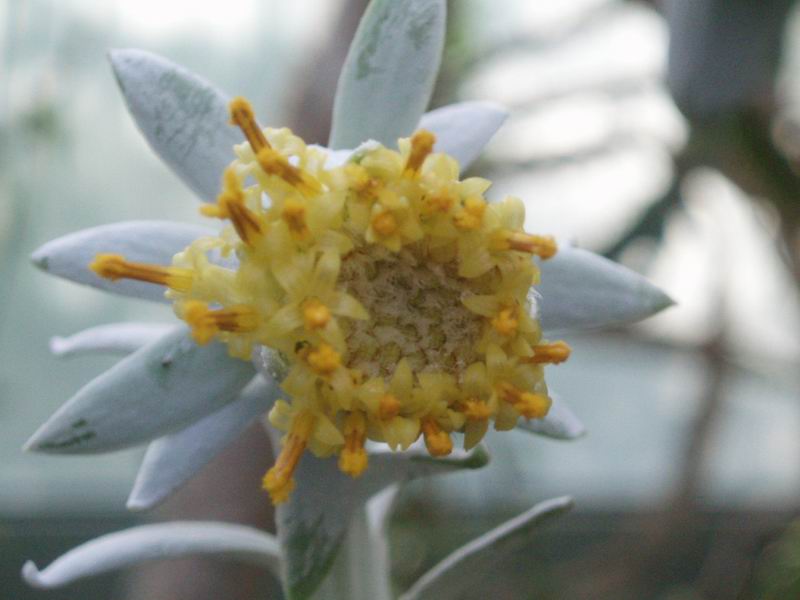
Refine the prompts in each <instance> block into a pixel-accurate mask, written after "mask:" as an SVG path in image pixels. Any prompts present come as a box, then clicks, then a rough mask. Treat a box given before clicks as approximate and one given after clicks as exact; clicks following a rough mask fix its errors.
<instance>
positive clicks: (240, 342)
mask: <svg viewBox="0 0 800 600" xmlns="http://www.w3.org/2000/svg"><path fill="white" fill-rule="evenodd" d="M230 108H231V120H232V123H234V124H236V125H237V126H238V127H239V128H240V129H241V130H242V133H243V134H244V137H245V138H246V139H247V142H246V143H243V144H241V145H239V146H236V147H235V149H234V151H235V154H236V159H235V160H234V161H233V162H232V163H231V165H230V166H229V167H228V168H227V169H226V171H225V174H224V177H223V181H222V190H221V193H220V195H219V197H218V199H217V203H216V204H212V205H206V206H204V207H203V208H202V209H201V212H202V214H204V215H205V216H207V217H211V218H215V219H224V220H227V221H229V222H230V226H229V227H227V228H225V229H224V230H223V231H222V232H221V233H220V234H219V235H217V236H212V237H206V238H200V239H198V240H195V241H194V242H193V243H192V244H191V245H190V246H189V247H187V248H186V249H185V250H184V251H182V252H180V253H178V254H176V255H175V257H174V258H173V264H172V265H171V266H165V265H145V264H140V263H134V262H129V261H126V260H125V259H124V257H122V256H118V255H110V254H100V255H98V256H97V257H96V259H95V261H94V262H93V263H92V264H91V265H90V268H91V269H92V270H94V271H95V273H97V274H98V275H99V276H101V277H105V278H108V279H111V280H112V281H113V280H117V279H123V278H128V279H136V280H140V281H147V282H151V283H156V284H160V285H164V286H166V287H167V288H168V292H167V296H168V297H169V298H170V299H172V300H173V301H174V309H175V312H176V314H177V315H178V316H179V317H180V318H181V319H183V320H184V321H185V322H186V323H187V324H188V325H189V326H190V327H191V329H192V335H193V337H194V340H195V341H196V342H197V343H198V344H206V343H209V342H211V341H212V340H220V341H222V342H224V343H226V344H227V345H228V350H229V352H230V354H231V355H232V356H235V357H238V358H242V359H244V360H250V359H251V357H252V356H253V351H254V349H258V348H259V347H262V348H269V349H270V350H271V351H274V353H277V354H278V355H279V356H280V357H281V359H282V360H283V362H285V364H286V367H287V371H286V373H282V374H281V376H283V377H284V378H283V380H282V381H281V388H282V390H283V391H284V392H286V394H288V396H289V397H290V398H291V400H290V401H289V402H286V401H283V400H279V401H278V402H276V403H275V405H274V407H273V409H272V410H271V411H270V415H269V419H270V422H271V423H272V424H273V425H274V426H276V427H278V428H279V429H281V430H282V431H285V432H286V436H285V438H284V442H283V444H284V445H283V449H282V451H281V453H280V455H279V457H278V460H277V463H276V465H275V467H273V468H272V469H270V471H269V472H268V473H267V475H266V477H265V478H264V487H265V489H266V490H267V491H268V492H269V493H270V496H271V497H272V499H273V501H274V502H275V503H279V502H283V501H285V500H286V499H287V498H288V497H289V494H290V492H291V490H292V487H293V481H294V480H293V473H294V470H295V468H296V467H297V465H298V464H299V461H300V458H301V455H302V454H303V453H304V452H305V451H306V450H309V451H310V452H312V453H314V454H316V455H318V456H329V455H331V454H336V455H338V457H339V467H340V469H341V470H342V471H343V472H344V473H347V474H348V475H350V476H352V477H358V476H360V475H361V474H362V473H363V472H364V470H365V469H366V468H367V463H368V460H369V455H368V454H367V452H366V449H365V443H366V441H367V440H368V439H370V440H373V441H377V442H385V443H386V444H388V445H389V446H390V447H391V448H392V449H393V450H396V449H406V448H408V447H409V446H410V445H411V444H412V443H414V442H415V441H416V440H418V439H420V438H423V439H424V442H425V446H426V447H427V449H428V451H429V452H430V454H431V455H433V456H443V455H446V454H448V453H449V452H450V451H451V450H452V448H453V439H452V434H453V433H454V432H463V433H464V434H465V436H464V445H465V447H466V448H470V447H472V446H474V445H475V444H477V443H478V442H479V441H480V440H481V438H482V437H483V435H484V434H485V433H486V430H487V427H488V424H489V422H490V421H492V422H494V426H495V428H496V429H498V430H505V429H511V428H513V427H514V426H515V425H516V423H517V421H518V420H519V419H520V418H527V419H531V418H534V419H538V418H542V417H544V416H545V415H546V414H547V412H548V410H549V408H550V404H551V400H550V398H549V396H548V393H547V386H546V384H545V381H544V374H543V369H542V365H546V364H558V363H561V362H563V361H564V360H566V359H567V358H568V356H569V353H570V349H569V346H567V345H566V344H564V343H563V342H555V343H547V342H545V341H544V340H542V339H541V337H542V335H541V331H540V328H539V324H538V322H537V321H536V319H535V318H533V317H532V316H531V314H535V310H534V309H535V306H532V305H531V303H532V302H533V301H532V300H530V298H531V295H530V294H529V292H530V289H531V286H532V285H533V284H534V282H535V281H537V280H538V276H539V273H538V266H537V264H536V262H535V261H534V260H533V257H538V258H539V259H540V260H546V259H547V258H549V257H551V256H553V254H555V252H556V251H557V248H556V244H555V242H554V241H553V239H552V238H550V237H546V236H537V235H531V234H529V233H526V232H525V231H523V230H522V223H523V222H524V217H525V209H524V205H523V204H522V202H521V201H520V200H518V199H516V198H506V199H505V200H503V201H501V202H489V201H488V200H487V199H486V198H485V195H484V194H485V192H486V190H487V189H488V188H489V185H490V182H488V181H486V180H484V179H479V178H468V179H463V180H462V179H460V177H459V169H458V163H457V162H456V161H455V160H454V159H453V158H451V157H449V156H447V155H445V154H437V153H435V152H434V149H435V144H436V138H435V136H434V135H433V134H432V133H430V132H427V131H422V130H421V131H418V132H416V133H415V134H414V135H413V136H411V137H410V138H408V139H401V140H399V142H398V150H391V149H389V148H385V147H383V146H379V145H368V146H365V147H364V148H362V149H360V150H358V151H356V152H355V153H354V154H353V156H352V157H351V158H350V160H349V161H348V162H347V163H346V164H345V165H341V166H338V165H334V166H332V167H327V166H326V161H327V158H328V157H327V155H326V154H325V153H324V152H323V151H321V150H320V149H317V148H312V147H308V146H306V145H305V143H304V142H303V141H302V140H301V139H300V138H298V137H296V136H294V135H292V133H291V132H290V131H289V130H288V129H261V127H259V126H258V123H257V122H256V121H255V117H254V114H253V111H252V109H251V107H250V105H249V103H247V101H246V100H243V99H241V98H237V99H235V100H234V101H232V103H231V107H230ZM265 198H267V199H268V200H269V202H265ZM216 254H221V255H222V256H223V257H226V258H228V259H231V260H229V261H228V262H229V263H235V264H236V267H235V268H229V267H226V266H222V265H220V264H217V263H216V262H215V260H214V257H215V255H216ZM234 257H235V258H236V261H234V260H232V259H233V258H234ZM259 354H263V353H259ZM268 370H270V373H269V375H270V376H275V374H274V373H272V372H271V371H272V370H274V369H268Z"/></svg>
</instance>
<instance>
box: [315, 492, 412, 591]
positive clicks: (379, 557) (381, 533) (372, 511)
mask: <svg viewBox="0 0 800 600" xmlns="http://www.w3.org/2000/svg"><path fill="white" fill-rule="evenodd" d="M398 492H399V485H397V484H395V485H391V486H389V487H387V488H386V489H384V490H382V491H381V492H378V493H377V494H375V496H373V497H372V498H371V499H370V500H369V502H367V504H366V506H365V507H363V508H361V509H358V510H356V511H354V515H353V517H352V518H351V520H350V526H349V527H348V530H347V535H346V536H345V539H344V542H343V544H342V547H341V549H340V550H339V552H338V553H337V554H336V558H335V559H334V561H333V566H332V567H331V570H330V571H328V574H327V575H326V576H325V579H324V580H323V581H322V583H321V584H320V586H319V588H318V589H317V591H316V592H315V593H314V595H313V598H314V600H326V599H328V598H347V599H348V600H391V599H392V598H393V595H392V592H391V563H390V557H389V540H388V532H387V527H388V521H389V517H390V515H391V512H392V508H393V506H394V502H395V499H396V497H397V494H398Z"/></svg>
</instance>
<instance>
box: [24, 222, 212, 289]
mask: <svg viewBox="0 0 800 600" xmlns="http://www.w3.org/2000/svg"><path fill="white" fill-rule="evenodd" d="M208 235H212V236H213V235H216V234H215V232H214V230H212V229H208V228H206V227H199V226H197V225H187V224H183V223H174V222H171V221H125V222H122V223H112V224H110V225H101V226H99V227H92V228H91V229H84V230H82V231H76V232H75V233H70V234H68V235H65V236H64V237H60V238H58V239H55V240H53V241H51V242H47V243H46V244H45V245H43V246H41V247H40V248H39V249H38V250H36V251H35V252H34V253H33V254H32V255H31V260H32V261H33V264H35V265H36V266H37V267H39V268H40V269H42V270H43V271H46V272H47V273H50V274H51V275H56V276H57V277H63V278H64V279H69V280H71V281H75V282H77V283H82V284H84V285H90V286H92V287H96V288H99V289H101V290H105V291H107V292H113V293H115V294H121V295H123V296H133V297H135V298H144V299H145V300H155V301H162V302H164V301H165V300H164V288H163V287H162V286H160V285H154V284H152V283H145V282H141V281H131V280H118V281H109V280H108V279H104V278H102V277H100V276H99V275H97V274H96V273H94V272H93V271H91V270H90V269H89V264H90V263H91V262H92V261H93V260H94V258H95V256H96V255H97V254H105V253H110V254H121V255H123V256H124V257H125V258H126V259H127V260H130V261H133V262H142V263H152V264H159V265H170V264H171V263H172V257H173V256H174V255H175V254H177V253H178V252H180V251H181V250H183V249H184V248H186V246H188V245H189V244H191V243H192V242H193V241H194V240H196V239H197V238H200V237H204V236H208Z"/></svg>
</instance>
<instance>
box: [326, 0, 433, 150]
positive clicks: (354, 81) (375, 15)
mask: <svg viewBox="0 0 800 600" xmlns="http://www.w3.org/2000/svg"><path fill="white" fill-rule="evenodd" d="M445 13H446V2H445V0H404V1H403V2H398V1H396V0H373V1H372V2H371V3H370V5H369V6H368V7H367V10H366V12H365V13H364V16H363V18H362V19H361V23H360V24H359V26H358V30H357V31H356V34H355V37H354V39H353V42H352V44H351V45H350V51H349V52H348V54H347V59H346V60H345V64H344V67H343V68H342V73H341V75H340V76H339V84H338V86H337V89H336V99H335V101H334V106H333V123H332V128H331V139H330V144H329V146H330V147H331V148H334V149H337V150H338V149H342V148H355V147H356V146H358V145H359V144H360V143H361V142H363V141H364V140H369V139H373V140H377V141H378V142H380V143H382V144H384V145H386V146H388V147H391V148H393V147H395V144H396V143H397V138H399V137H405V136H407V135H409V134H411V133H412V131H413V130H414V128H415V127H416V125H417V123H418V122H419V120H420V117H421V116H422V113H423V112H424V110H425V107H426V106H428V102H429V101H430V98H431V93H432V92H433V85H434V83H435V82H436V75H437V73H438V72H439V63H440V62H441V58H442V48H443V47H444V34H445Z"/></svg>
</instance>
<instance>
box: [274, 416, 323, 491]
mask: <svg viewBox="0 0 800 600" xmlns="http://www.w3.org/2000/svg"><path fill="white" fill-rule="evenodd" d="M315 420H316V419H315V417H314V415H313V414H312V413H310V412H308V411H303V412H301V413H299V414H298V415H297V416H295V418H294V419H293V420H292V426H291V428H290V430H289V433H288V435H287V436H286V438H284V442H283V448H281V452H280V454H279V455H278V460H276V461H275V465H274V466H273V467H272V468H271V469H270V470H269V471H267V474H266V475H265V476H264V480H263V482H262V487H263V488H264V489H265V490H266V491H267V492H269V495H270V498H271V499H272V503H273V504H281V503H282V502H286V500H288V499H289V494H291V492H292V490H293V489H294V484H295V482H294V479H293V475H294V472H295V469H297V464H298V463H299V462H300V458H301V457H302V456H303V452H304V451H305V449H306V445H307V444H308V439H309V438H310V437H311V432H312V431H313V429H314V423H315Z"/></svg>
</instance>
